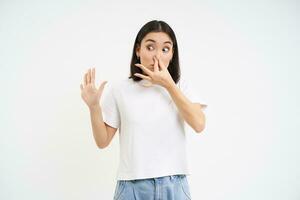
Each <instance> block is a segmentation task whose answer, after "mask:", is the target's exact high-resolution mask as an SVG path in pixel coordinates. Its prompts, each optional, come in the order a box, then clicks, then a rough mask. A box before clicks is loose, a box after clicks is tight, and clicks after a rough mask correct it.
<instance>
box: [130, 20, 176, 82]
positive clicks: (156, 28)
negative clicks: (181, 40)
mask: <svg viewBox="0 0 300 200" xmlns="http://www.w3.org/2000/svg"><path fill="white" fill-rule="evenodd" d="M150 32H164V33H166V34H168V35H169V37H170V38H171V40H172V42H173V57H172V60H171V61H170V63H169V66H168V71H169V73H170V75H171V77H172V78H173V80H174V82H175V83H177V82H178V81H179V80H180V66H179V56H178V45H177V40H176V36H175V33H174V31H173V30H172V28H171V27H170V26H169V25H168V24H167V23H166V22H164V21H158V20H152V21H150V22H147V23H146V24H145V25H144V26H143V27H142V28H141V29H140V31H139V32H138V34H137V36H136V38H135V42H134V46H133V52H132V58H131V63H130V76H129V77H128V78H129V79H130V78H132V79H133V80H134V81H140V80H142V78H140V77H137V76H134V74H135V73H140V74H141V73H142V69H140V68H139V67H136V66H135V65H134V64H135V63H140V59H139V58H138V57H137V55H136V49H137V47H139V46H141V43H142V40H143V38H144V37H145V36H146V35H147V34H148V33H150Z"/></svg>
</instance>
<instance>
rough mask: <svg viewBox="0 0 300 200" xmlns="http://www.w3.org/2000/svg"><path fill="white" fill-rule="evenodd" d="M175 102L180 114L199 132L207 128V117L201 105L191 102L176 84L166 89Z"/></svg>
mask: <svg viewBox="0 0 300 200" xmlns="http://www.w3.org/2000/svg"><path fill="white" fill-rule="evenodd" d="M165 88H166V89H167V91H168V92H169V94H170V95H171V97H172V99H173V101H174V102H175V104H176V106H177V108H178V111H179V114H180V115H181V116H182V117H183V119H184V120H185V121H186V122H187V123H188V124H189V125H190V126H191V127H192V128H193V129H194V130H195V131H196V132H197V133H200V132H202V131H203V129H204V128H205V115H204V113H203V112H202V107H201V104H199V103H193V102H191V101H190V100H189V99H188V98H187V97H185V96H184V94H183V93H182V92H181V90H180V89H179V88H178V87H177V85H176V84H175V83H174V82H170V84H169V85H168V86H167V87H165Z"/></svg>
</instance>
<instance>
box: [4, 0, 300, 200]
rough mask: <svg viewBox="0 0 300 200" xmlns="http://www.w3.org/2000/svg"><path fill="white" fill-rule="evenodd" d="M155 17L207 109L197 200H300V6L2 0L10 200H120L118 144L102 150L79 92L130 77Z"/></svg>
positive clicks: (195, 158) (194, 157)
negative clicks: (87, 77) (142, 34)
mask: <svg viewBox="0 0 300 200" xmlns="http://www.w3.org/2000/svg"><path fill="white" fill-rule="evenodd" d="M153 19H158V20H164V21H166V22H167V23H168V24H169V25H170V26H171V27H172V28H173V30H174V31H175V34H176V36H177V40H178V45H179V56H180V63H181V68H182V74H183V75H186V76H188V77H189V78H190V80H191V81H192V82H193V83H194V87H195V88H197V92H199V94H200V95H201V96H202V98H203V99H206V101H207V104H208V107H207V109H206V117H207V125H206V129H205V130H204V131H203V132H202V133H201V134H195V132H193V131H192V129H189V130H188V157H189V164H190V166H191V167H190V168H191V173H192V176H190V177H189V179H188V180H189V183H190V188H191V194H192V197H193V199H195V200H197V199H205V200H253V199H255V200H283V199H284V200H299V199H300V156H299V153H300V148H299V139H300V136H299V133H300V128H299V119H300V117H299V115H300V106H299V102H300V94H299V85H300V81H299V72H300V70H299V64H300V61H299V50H300V48H299V45H300V42H299V34H300V28H299V2H298V1H296V0H294V1H292V0H291V1H287V0H281V1H258V0H255V1H253V0H251V1H250V0H249V1H233V0H228V1H221V0H220V1H217V0H214V1H191V0H187V1H174V0H172V1H171V0H170V1H167V0H166V1H156V0H154V1H148V2H143V1H126V2H125V1H122V2H113V1H110V3H108V2H101V1H92V0H91V1H83V0H82V1H80V0H75V1H74V0H72V1H71V0H68V1H67V0H65V1H61V0H60V1H59V0H52V1H50V0H49V1H33V0H28V1H24V2H23V1H3V0H2V1H0V69H1V70H0V81H1V82H0V89H1V90H0V91H1V98H0V101H1V104H0V109H1V112H0V113H1V116H0V117H1V118H0V123H1V129H0V176H1V177H0V199H3V200H17V199H22V200H23V199H28V200H29V199H30V200H39V199H43V200H53V199H57V200H68V199H73V200H87V199H88V200H96V199H104V200H106V199H112V197H113V193H114V189H115V184H116V180H115V176H116V171H117V167H118V161H119V160H118V159H119V146H118V145H119V138H118V136H117V135H116V136H115V137H114V139H113V141H112V143H111V144H110V146H109V147H108V148H106V149H98V148H97V147H96V144H95V142H94V140H93V135H92V132H91V125H90V119H89V112H88V108H87V106H86V105H85V103H84V102H83V100H82V99H81V97H80V87H79V86H80V83H82V81H83V75H84V73H85V72H86V70H87V69H88V68H90V67H96V81H97V85H99V84H100V83H101V82H102V81H103V80H108V81H109V80H117V79H121V78H126V77H127V76H128V74H129V63H130V59H131V54H132V48H133V43H134V39H135V37H136V34H137V32H138V31H139V29H140V28H141V27H142V25H144V24H145V23H146V22H148V21H150V20H153Z"/></svg>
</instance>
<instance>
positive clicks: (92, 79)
mask: <svg viewBox="0 0 300 200" xmlns="http://www.w3.org/2000/svg"><path fill="white" fill-rule="evenodd" d="M91 82H92V84H93V85H95V68H93V69H92V78H91Z"/></svg>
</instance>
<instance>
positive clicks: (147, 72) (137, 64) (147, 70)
mask: <svg viewBox="0 0 300 200" xmlns="http://www.w3.org/2000/svg"><path fill="white" fill-rule="evenodd" d="M134 65H135V66H137V67H139V68H141V69H142V70H143V71H144V72H145V73H146V74H148V75H149V76H151V74H152V71H151V70H149V69H148V68H147V67H145V66H144V65H142V64H139V63H136V64H134Z"/></svg>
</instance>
